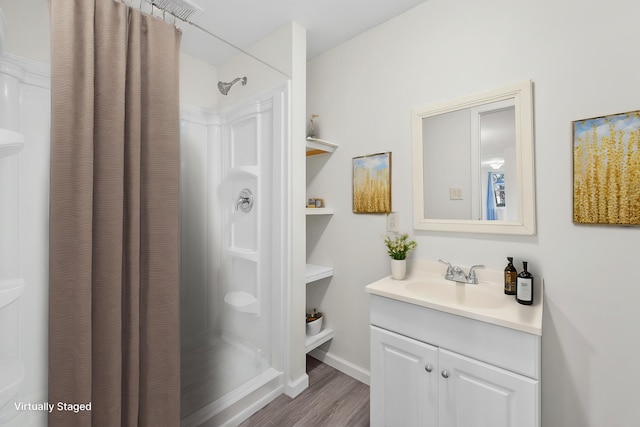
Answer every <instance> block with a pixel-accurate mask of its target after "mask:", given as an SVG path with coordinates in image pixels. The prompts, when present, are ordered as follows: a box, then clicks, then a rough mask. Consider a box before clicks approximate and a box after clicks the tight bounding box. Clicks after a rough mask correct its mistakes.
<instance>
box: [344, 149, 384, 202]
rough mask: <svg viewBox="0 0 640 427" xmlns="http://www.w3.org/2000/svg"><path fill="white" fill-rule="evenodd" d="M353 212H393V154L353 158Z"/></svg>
mask: <svg viewBox="0 0 640 427" xmlns="http://www.w3.org/2000/svg"><path fill="white" fill-rule="evenodd" d="M353 212H354V213H389V212H391V152H386V153H377V154H370V155H367V156H360V157H354V158H353Z"/></svg>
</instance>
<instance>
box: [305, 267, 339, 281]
mask: <svg viewBox="0 0 640 427" xmlns="http://www.w3.org/2000/svg"><path fill="white" fill-rule="evenodd" d="M306 273H307V274H306V277H307V283H311V282H315V281H316V280H320V279H324V278H325V277H331V276H333V267H325V266H323V265H315V264H307V270H306Z"/></svg>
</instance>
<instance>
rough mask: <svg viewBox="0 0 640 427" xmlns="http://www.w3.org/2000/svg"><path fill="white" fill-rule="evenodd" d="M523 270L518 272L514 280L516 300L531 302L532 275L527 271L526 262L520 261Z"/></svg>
mask: <svg viewBox="0 0 640 427" xmlns="http://www.w3.org/2000/svg"><path fill="white" fill-rule="evenodd" d="M522 266H523V268H524V270H522V271H521V272H520V274H518V278H517V281H516V301H518V302H519V303H520V304H524V305H531V304H533V275H532V274H531V273H529V272H528V271H527V262H526V261H524V262H523V263H522Z"/></svg>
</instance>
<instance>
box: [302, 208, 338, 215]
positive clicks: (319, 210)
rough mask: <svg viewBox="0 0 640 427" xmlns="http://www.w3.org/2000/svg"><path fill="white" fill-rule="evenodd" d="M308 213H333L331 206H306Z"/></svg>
mask: <svg viewBox="0 0 640 427" xmlns="http://www.w3.org/2000/svg"><path fill="white" fill-rule="evenodd" d="M305 209H306V213H307V215H333V209H330V208H305Z"/></svg>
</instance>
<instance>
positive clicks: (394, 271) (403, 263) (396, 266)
mask: <svg viewBox="0 0 640 427" xmlns="http://www.w3.org/2000/svg"><path fill="white" fill-rule="evenodd" d="M405 274H407V260H406V259H392V260H391V278H392V279H395V280H402V279H404V276H405Z"/></svg>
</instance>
